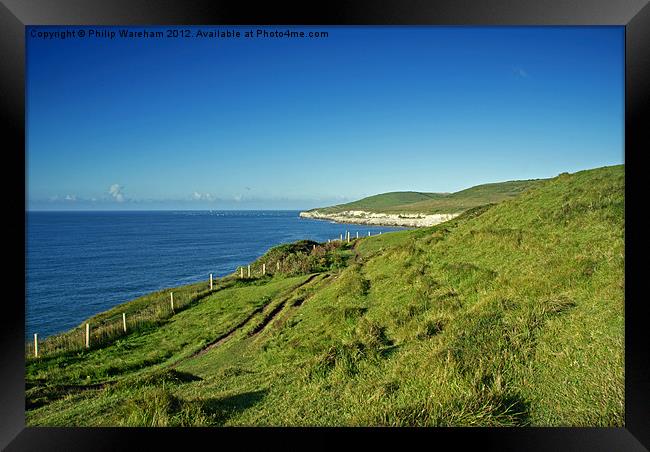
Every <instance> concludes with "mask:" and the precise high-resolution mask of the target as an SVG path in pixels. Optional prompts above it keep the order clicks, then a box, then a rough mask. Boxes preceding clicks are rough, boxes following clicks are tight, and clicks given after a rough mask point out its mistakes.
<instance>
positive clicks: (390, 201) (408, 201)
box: [311, 179, 541, 214]
mask: <svg viewBox="0 0 650 452" xmlns="http://www.w3.org/2000/svg"><path fill="white" fill-rule="evenodd" d="M540 181H541V180H540V179H536V180H523V181H509V182H499V183H494V184H484V185H477V186H476V187H471V188H468V189H466V190H462V191H459V192H456V193H419V192H410V191H407V192H392V193H383V194H381V195H374V196H369V197H367V198H363V199H360V200H358V201H353V202H349V203H346V204H339V205H336V206H331V207H323V208H318V209H312V210H311V211H314V210H318V211H319V212H322V213H337V212H343V211H346V210H364V211H367V212H377V213H426V214H434V213H459V212H464V211H465V210H467V209H470V208H472V207H478V206H482V205H485V204H491V203H498V202H501V201H503V200H506V199H510V198H514V197H515V196H518V195H519V194H520V193H522V192H523V191H524V190H526V189H528V188H530V187H533V186H535V185H536V184H537V183H539V182H540Z"/></svg>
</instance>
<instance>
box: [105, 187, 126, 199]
mask: <svg viewBox="0 0 650 452" xmlns="http://www.w3.org/2000/svg"><path fill="white" fill-rule="evenodd" d="M122 190H124V187H122V186H120V185H119V184H113V185H111V186H110V187H109V188H108V193H109V194H110V195H111V196H112V197H113V199H115V201H117V202H124V193H122Z"/></svg>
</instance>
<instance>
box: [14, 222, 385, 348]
mask: <svg viewBox="0 0 650 452" xmlns="http://www.w3.org/2000/svg"><path fill="white" fill-rule="evenodd" d="M379 234H381V232H380V233H379ZM356 236H357V238H358V237H359V232H357V233H356ZM368 236H370V231H368ZM346 239H347V240H348V242H349V241H350V232H349V231H346ZM339 240H340V242H343V234H341V235H340V238H339ZM331 242H332V241H331V240H330V239H328V240H327V243H328V244H331ZM333 242H336V239H335V240H334V241H333ZM315 250H316V245H314V246H313V247H312V251H315ZM275 264H276V265H275V268H276V272H280V269H281V267H283V266H284V263H281V262H280V261H279V260H278V261H276V262H275ZM271 268H272V267H271ZM247 270H248V272H247V274H248V278H251V277H252V275H253V272H251V266H250V265H248V267H247ZM236 274H237V273H236V272H235V275H236ZM255 274H259V275H261V276H264V275H267V274H269V271H268V269H267V267H266V262H265V263H262V264H261V265H260V267H259V273H257V269H256V270H255ZM239 279H244V267H243V266H242V267H240V274H239ZM236 280H237V277H236V276H234V277H233V278H232V280H231V281H232V282H235V281H236ZM208 281H209V288H206V289H205V290H200V289H197V290H194V291H188V292H183V291H182V290H181V291H179V292H178V291H177V292H176V297H174V292H173V291H169V292H161V294H160V295H159V297H160V298H158V299H157V300H153V301H152V302H151V303H149V304H148V305H147V306H145V307H144V308H142V309H139V310H137V311H135V312H129V311H128V308H127V310H126V311H125V312H119V313H115V315H114V316H111V317H110V318H108V319H105V320H101V321H99V322H98V323H90V322H88V323H85V324H83V326H79V327H77V328H74V329H72V330H70V331H66V332H64V333H60V334H56V335H53V336H50V337H47V338H45V339H44V340H40V341H39V340H38V333H35V334H34V340H33V342H32V341H28V342H26V344H25V356H26V357H27V358H29V359H34V358H41V357H43V356H51V355H56V354H59V353H69V352H81V351H83V350H85V349H93V348H98V347H102V346H104V345H107V344H109V343H111V342H113V341H115V340H116V339H118V338H120V337H124V336H126V335H127V334H129V333H132V332H136V331H138V330H141V329H144V328H148V327H151V326H154V325H157V324H159V323H160V322H161V321H164V320H166V319H168V318H170V317H171V316H173V315H174V314H176V313H178V312H180V311H182V310H183V309H185V308H186V307H187V306H188V305H190V304H191V303H194V302H196V301H198V300H200V299H202V298H204V297H206V296H208V295H210V294H211V293H214V290H213V289H214V280H213V274H212V273H211V274H210V277H209V280H208ZM223 282H224V280H223V279H222V284H217V289H219V288H221V289H225V288H226V287H227V285H224V284H223ZM167 293H169V299H168V301H166V300H165V299H166V298H167V295H166V294H167ZM127 313H128V314H129V315H128V316H127V315H126V314H127Z"/></svg>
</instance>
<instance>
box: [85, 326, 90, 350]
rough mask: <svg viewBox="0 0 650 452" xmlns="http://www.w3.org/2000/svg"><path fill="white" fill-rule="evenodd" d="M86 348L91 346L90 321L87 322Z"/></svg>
mask: <svg viewBox="0 0 650 452" xmlns="http://www.w3.org/2000/svg"><path fill="white" fill-rule="evenodd" d="M86 348H90V323H86Z"/></svg>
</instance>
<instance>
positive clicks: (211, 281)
mask: <svg viewBox="0 0 650 452" xmlns="http://www.w3.org/2000/svg"><path fill="white" fill-rule="evenodd" d="M210 290H212V273H210Z"/></svg>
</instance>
